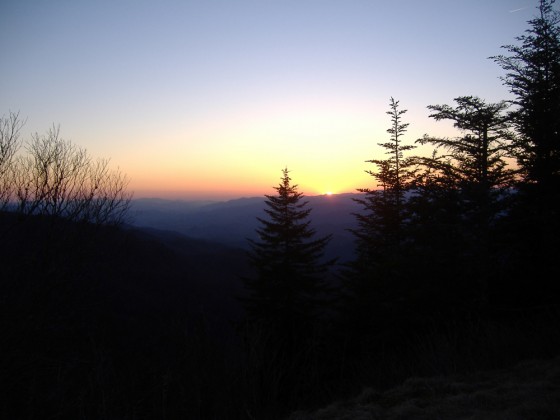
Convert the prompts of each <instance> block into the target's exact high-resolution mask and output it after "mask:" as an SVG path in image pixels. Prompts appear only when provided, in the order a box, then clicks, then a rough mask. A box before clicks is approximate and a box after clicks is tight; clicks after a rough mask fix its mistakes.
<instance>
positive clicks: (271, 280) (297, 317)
mask: <svg viewBox="0 0 560 420" xmlns="http://www.w3.org/2000/svg"><path fill="white" fill-rule="evenodd" d="M274 189H275V190H276V191H277V195H266V196H265V197H266V199H267V200H266V201H265V204H266V209H265V212H266V214H267V216H268V218H267V219H265V218H258V221H259V222H260V224H261V227H260V228H258V229H257V234H258V237H259V240H250V241H249V242H250V245H251V252H250V261H251V263H252V265H253V267H254V268H255V271H256V276H255V277H254V278H247V279H245V285H246V288H247V290H248V296H247V297H246V298H245V299H244V305H245V309H246V312H247V315H248V318H249V320H250V321H252V322H256V323H260V324H262V325H264V326H266V327H267V328H271V329H273V330H278V331H279V332H281V333H282V334H292V333H294V332H296V330H301V329H305V328H306V327H307V326H309V325H310V324H311V323H313V322H314V320H315V319H316V317H317V316H318V315H319V312H320V302H321V299H322V298H324V291H325V275H326V274H327V271H328V267H329V265H331V264H332V261H325V260H324V258H323V253H324V249H325V246H326V245H327V243H328V242H329V240H330V236H325V237H322V238H318V239H315V238H314V236H315V230H314V229H313V228H311V226H310V224H311V221H310V220H309V214H310V212H311V209H310V208H307V204H308V202H307V201H302V198H303V193H301V192H298V189H297V185H292V184H291V178H290V176H289V171H288V169H287V168H286V169H283V171H282V179H281V182H280V184H279V185H278V186H277V187H274Z"/></svg>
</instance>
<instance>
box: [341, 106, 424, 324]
mask: <svg viewBox="0 0 560 420" xmlns="http://www.w3.org/2000/svg"><path fill="white" fill-rule="evenodd" d="M406 112H407V111H406V110H402V109H400V108H399V101H396V100H395V99H393V98H391V101H390V110H389V111H388V112H387V114H388V115H390V116H391V126H390V128H389V129H388V130H387V132H388V133H389V134H390V140H389V141H387V142H385V143H379V146H381V147H383V148H384V149H385V150H386V154H387V155H388V158H387V159H371V160H368V161H367V162H368V163H372V164H373V165H375V167H376V169H375V170H366V172H367V173H368V174H369V175H371V176H372V177H373V178H374V179H375V180H376V181H377V185H376V186H377V187H378V188H375V189H374V188H361V189H359V190H358V191H360V192H363V193H364V196H363V198H360V199H356V202H358V203H359V204H360V205H361V206H362V207H363V212H361V213H356V214H355V216H356V218H357V222H358V227H357V228H355V229H353V230H352V233H353V234H354V236H355V238H356V242H355V243H356V259H355V260H354V261H352V262H351V263H350V264H349V265H348V269H347V271H346V272H345V273H344V277H345V281H344V286H345V287H344V289H345V294H346V295H347V296H346V298H347V302H345V303H344V306H345V307H344V308H343V311H346V312H348V311H352V312H355V313H354V314H350V318H353V321H350V322H352V323H354V324H356V326H358V325H359V324H364V328H366V329H368V328H369V326H368V325H369V324H370V323H371V322H378V320H375V319H374V318H376V316H375V315H374V313H375V312H376V311H379V310H381V307H382V306H387V305H388V306H392V305H394V304H395V302H396V301H402V294H403V293H406V291H405V289H406V286H405V282H404V281H403V280H405V279H406V278H407V274H406V272H405V270H406V269H407V268H408V267H407V265H406V264H404V262H405V244H406V242H407V239H406V234H405V227H406V226H405V225H406V223H407V219H408V209H407V197H406V192H407V190H408V188H409V186H410V183H411V181H412V180H413V176H414V171H413V167H412V165H411V164H412V162H411V161H410V159H409V158H406V157H405V156H404V152H406V151H409V150H411V149H413V148H414V147H415V146H413V145H404V144H403V143H402V137H403V136H404V134H405V133H406V131H407V127H408V123H404V122H403V121H402V116H403V114H405V113H406ZM394 310H397V309H396V308H394ZM358 329H360V328H359V327H358Z"/></svg>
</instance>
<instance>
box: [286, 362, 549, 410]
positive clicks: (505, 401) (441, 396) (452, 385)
mask: <svg viewBox="0 0 560 420" xmlns="http://www.w3.org/2000/svg"><path fill="white" fill-rule="evenodd" d="M558 418H560V357H557V358H555V359H552V360H544V361H543V360H532V361H526V362H523V363H521V364H518V365H516V366H515V367H513V368H510V369H502V370H495V371H486V372H479V373H474V374H470V375H464V376H450V377H433V378H410V379H408V380H406V381H405V382H404V383H403V384H402V385H400V386H398V387H396V388H393V389H391V390H388V391H385V392H376V391H374V390H372V389H366V390H364V391H363V392H362V393H361V395H359V396H358V397H357V398H354V399H352V400H349V401H345V402H338V403H334V404H331V405H330V406H328V407H326V408H322V409H320V410H318V411H315V412H311V413H310V412H301V411H300V412H295V413H293V414H292V415H291V416H290V417H289V420H304V419H306V420H307V419H313V420H327V419H337V420H344V419H347V420H350V419H352V420H366V419H367V420H369V419H388V420H391V419H426V420H427V419H430V420H431V419H503V420H506V419H507V420H516V419H519V420H521V419H523V420H525V419H539V420H546V419H551V420H552V419H558Z"/></svg>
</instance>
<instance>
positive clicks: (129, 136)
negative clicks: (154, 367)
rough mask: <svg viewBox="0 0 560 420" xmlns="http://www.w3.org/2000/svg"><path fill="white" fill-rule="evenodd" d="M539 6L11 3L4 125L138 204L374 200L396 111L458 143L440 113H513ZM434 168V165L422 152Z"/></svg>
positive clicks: (357, 0) (1, 31)
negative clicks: (509, 67)
mask: <svg viewBox="0 0 560 420" xmlns="http://www.w3.org/2000/svg"><path fill="white" fill-rule="evenodd" d="M536 6H537V0H401V1H390V0H224V1H222V0H198V1H189V0H182V1H178V0H177V1H165V0H162V1H155V0H153V1H142V0H137V1H133V0H96V1H81V0H67V1H59V0H0V51H1V55H2V59H1V60H0V115H4V116H6V115H7V114H8V112H10V111H15V112H19V113H20V116H22V117H23V118H25V119H26V124H25V127H24V129H23V130H22V137H23V139H24V140H28V139H29V138H30V136H31V134H32V133H36V132H37V133H39V134H41V133H45V132H46V131H47V130H48V129H49V128H50V127H52V126H53V125H55V126H59V127H60V132H61V135H62V137H63V138H64V139H67V140H70V141H72V142H73V143H75V144H77V145H79V146H81V147H84V148H86V149H87V151H88V152H89V153H90V154H91V155H92V156H95V157H100V158H110V160H111V165H112V166H113V167H114V168H119V169H120V170H121V171H122V172H124V173H126V174H127V175H128V177H129V178H130V184H129V188H130V190H131V191H132V192H133V193H134V197H137V198H140V197H162V198H174V199H230V198H236V197H248V196H260V195H263V194H271V193H274V191H273V190H272V187H273V186H276V185H278V183H279V182H280V177H281V175H282V174H281V170H282V169H283V168H285V167H287V168H288V169H289V170H290V171H291V172H290V176H291V177H292V181H293V183H295V184H298V186H299V190H300V191H301V192H303V193H304V194H305V195H317V194H325V193H327V192H332V193H344V192H354V191H355V190H356V189H357V188H362V187H370V188H374V187H375V183H374V179H373V178H372V177H371V176H369V175H367V174H366V173H365V172H364V171H365V170H367V169H374V168H372V167H371V164H368V163H366V162H365V161H366V160H369V159H380V158H383V153H384V151H383V149H382V148H381V147H380V146H378V143H381V142H386V141H387V140H388V139H389V135H388V134H387V133H386V130H387V128H389V125H390V117H389V116H388V115H387V114H386V112H387V111H388V109H389V101H390V98H391V97H393V98H395V99H396V100H398V101H400V107H401V109H406V110H408V111H407V113H406V114H405V115H404V116H403V122H407V123H409V124H410V126H409V129H408V132H407V134H406V136H405V138H404V142H405V143H406V144H409V143H410V144H411V143H413V142H414V141H415V140H416V139H418V138H420V137H422V136H423V135H424V134H425V133H429V134H431V135H438V136H455V135H457V134H458V133H457V132H456V131H455V130H454V129H453V127H452V126H451V125H450V124H447V123H446V122H435V121H433V120H432V119H430V118H429V114H430V112H429V110H428V109H427V108H426V107H427V106H428V105H434V104H453V98H456V97H458V96H464V95H477V96H479V97H481V98H483V99H485V100H486V101H488V102H497V101H500V100H503V99H510V98H511V96H510V94H509V92H508V90H507V88H506V87H505V86H503V85H502V82H501V81H500V77H501V76H503V75H504V73H503V70H502V69H501V68H500V67H499V66H498V65H497V64H495V63H494V62H493V61H492V60H490V59H488V57H490V56H493V55H497V54H501V53H506V51H505V50H503V49H501V48H500V47H501V46H502V45H507V44H512V43H515V42H516V41H515V37H516V36H519V35H522V34H523V32H524V31H525V30H526V29H527V27H528V25H527V21H528V20H529V19H531V18H532V17H533V16H534V15H535V14H536V12H537V9H536ZM417 152H418V153H422V151H421V150H417Z"/></svg>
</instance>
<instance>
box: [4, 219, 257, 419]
mask: <svg viewBox="0 0 560 420" xmlns="http://www.w3.org/2000/svg"><path fill="white" fill-rule="evenodd" d="M0 232H1V236H2V241H1V244H0V253H1V255H2V264H1V265H0V278H1V279H2V282H1V285H0V288H1V290H0V296H1V298H0V299H1V301H0V305H1V307H2V316H1V317H0V319H1V321H0V332H1V334H0V336H1V340H2V343H1V348H2V362H0V363H1V364H0V374H1V376H2V384H3V388H4V389H3V390H2V394H3V395H4V397H5V398H3V399H2V400H3V403H1V404H0V416H2V417H3V418H96V419H97V418H146V417H151V418H156V417H157V418H162V417H161V416H163V417H165V416H164V415H163V413H165V412H168V413H176V414H182V415H183V416H186V417H188V418H206V417H208V416H210V415H211V413H214V415H217V416H218V417H222V416H221V415H219V413H216V412H215V411H216V410H218V411H219V410H227V409H228V407H230V405H229V404H231V398H235V392H234V390H231V389H225V388H226V387H228V386H230V384H231V383H232V381H229V380H226V377H227V376H228V375H230V374H231V371H230V370H228V369H230V368H231V366H233V365H234V361H233V360H230V359H231V357H234V356H232V354H234V352H232V351H231V349H232V348H234V347H235V345H236V344H235V335H234V333H233V328H232V324H233V323H234V322H235V321H236V320H237V319H238V316H239V315H240V313H239V310H238V308H237V302H236V301H235V299H234V294H235V293H236V292H237V291H238V290H239V289H238V287H239V286H238V275H239V274H242V273H243V272H244V270H246V266H245V258H244V252H243V251H240V250H236V249H233V248H228V247H225V246H222V245H215V244H212V243H209V242H202V241H197V240H190V239H187V238H184V237H181V236H180V235H177V234H170V233H167V232H156V231H139V230H119V229H114V228H100V227H93V226H90V225H77V224H73V223H67V222H64V221H61V220H59V219H48V218H28V219H26V220H18V219H17V218H15V217H13V215H10V214H2V215H1V217H0ZM218 342H219V343H220V345H217V343H218ZM226 348H227V349H228V350H227V351H228V352H230V353H228V354H226V350H225V349H226ZM227 360H229V362H227ZM228 363H231V366H227V365H228ZM226 366H227V368H226ZM210 390H211V392H210ZM215 398H219V401H220V403H219V404H217V403H216V401H215V400H214V399H215ZM228 401H230V402H229V403H228Z"/></svg>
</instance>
